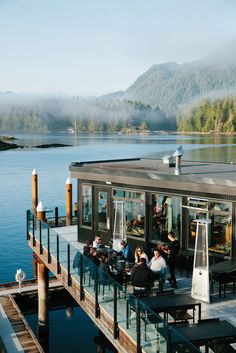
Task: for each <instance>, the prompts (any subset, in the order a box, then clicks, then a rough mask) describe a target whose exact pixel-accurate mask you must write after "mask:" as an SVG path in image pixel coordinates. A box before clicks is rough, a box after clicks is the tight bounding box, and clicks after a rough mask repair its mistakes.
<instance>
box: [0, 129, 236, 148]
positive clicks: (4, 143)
mask: <svg viewBox="0 0 236 353" xmlns="http://www.w3.org/2000/svg"><path fill="white" fill-rule="evenodd" d="M97 133H99V132H96V134H97ZM91 134H92V133H91ZM102 134H104V132H103V133H102ZM107 134H117V135H123V136H131V135H132V136H150V135H156V136H158V135H160V136H161V135H197V136H199V135H202V136H208V135H209V136H210V135H211V136H236V132H218V133H217V132H214V131H210V132H197V131H195V132H192V131H164V130H160V131H150V132H136V133H131V132H130V133H128V132H126V133H121V132H113V133H107ZM15 140H18V139H17V138H15V137H12V136H0V151H7V150H10V149H17V148H28V146H21V145H17V144H15V143H12V141H15ZM70 146H71V145H65V144H60V143H51V144H42V145H36V146H33V148H45V149H46V148H60V147H70Z"/></svg>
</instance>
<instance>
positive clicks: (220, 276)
mask: <svg viewBox="0 0 236 353" xmlns="http://www.w3.org/2000/svg"><path fill="white" fill-rule="evenodd" d="M214 282H218V283H219V297H221V293H222V289H223V292H224V297H225V292H226V287H227V284H230V283H232V284H233V293H235V283H236V270H234V271H231V272H222V273H217V272H214V273H212V292H213V283H214Z"/></svg>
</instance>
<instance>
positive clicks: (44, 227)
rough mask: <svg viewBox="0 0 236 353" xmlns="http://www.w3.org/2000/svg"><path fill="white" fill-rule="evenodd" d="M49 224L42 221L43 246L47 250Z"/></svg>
mask: <svg viewBox="0 0 236 353" xmlns="http://www.w3.org/2000/svg"><path fill="white" fill-rule="evenodd" d="M48 229H49V227H48V225H47V224H46V223H44V222H41V241H42V246H43V247H44V248H45V249H46V250H47V248H48Z"/></svg>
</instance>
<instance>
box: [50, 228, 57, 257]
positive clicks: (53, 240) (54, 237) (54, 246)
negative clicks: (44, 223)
mask: <svg viewBox="0 0 236 353" xmlns="http://www.w3.org/2000/svg"><path fill="white" fill-rule="evenodd" d="M49 241H50V253H51V256H53V257H55V258H57V233H56V232H55V231H54V230H53V228H50V227H49Z"/></svg>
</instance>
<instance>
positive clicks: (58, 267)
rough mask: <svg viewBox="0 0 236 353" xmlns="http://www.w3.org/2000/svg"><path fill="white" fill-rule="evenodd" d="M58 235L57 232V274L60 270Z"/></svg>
mask: <svg viewBox="0 0 236 353" xmlns="http://www.w3.org/2000/svg"><path fill="white" fill-rule="evenodd" d="M59 250H60V249H59V235H58V234H57V274H59V273H60V272H61V271H60V260H59V253H60V252H59Z"/></svg>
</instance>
